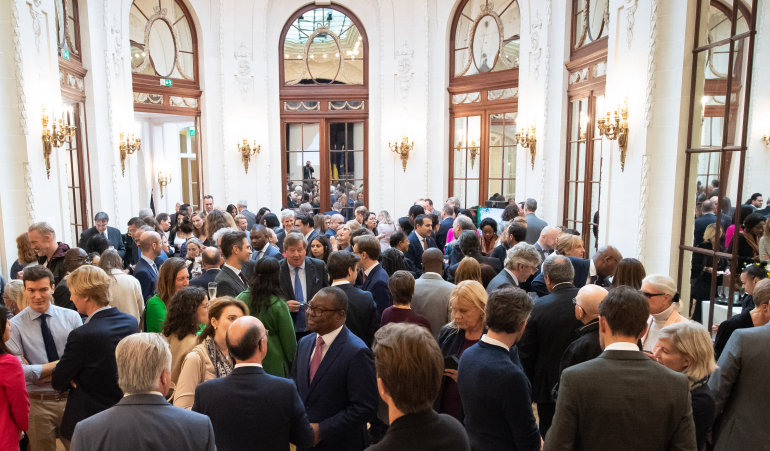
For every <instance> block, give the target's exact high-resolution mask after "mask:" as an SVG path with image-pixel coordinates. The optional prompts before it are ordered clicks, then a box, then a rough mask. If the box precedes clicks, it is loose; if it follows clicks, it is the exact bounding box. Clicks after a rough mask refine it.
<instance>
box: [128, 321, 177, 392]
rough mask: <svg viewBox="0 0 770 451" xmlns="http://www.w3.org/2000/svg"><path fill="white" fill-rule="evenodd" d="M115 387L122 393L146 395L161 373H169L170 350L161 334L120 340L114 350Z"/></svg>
mask: <svg viewBox="0 0 770 451" xmlns="http://www.w3.org/2000/svg"><path fill="white" fill-rule="evenodd" d="M115 360H116V362H117V364H118V386H120V389H121V390H123V393H125V394H127V395H132V394H135V393H148V392H151V391H153V390H155V388H156V387H157V385H158V380H159V379H160V375H161V374H162V373H163V370H169V371H170V370H171V350H170V349H169V347H168V342H167V341H166V339H165V338H163V336H162V335H161V334H153V333H138V334H132V335H129V336H127V337H126V338H124V339H122V340H120V343H118V347H117V348H116V349H115Z"/></svg>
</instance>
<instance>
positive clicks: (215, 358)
mask: <svg viewBox="0 0 770 451" xmlns="http://www.w3.org/2000/svg"><path fill="white" fill-rule="evenodd" d="M206 352H207V353H208V355H209V359H211V363H213V364H214V368H215V369H216V371H217V377H218V378H219V377H225V376H227V375H228V374H230V372H231V371H232V370H233V364H232V363H230V360H228V359H227V357H226V356H225V355H224V354H222V351H220V350H219V348H217V344H216V343H215V342H214V339H213V338H211V337H206Z"/></svg>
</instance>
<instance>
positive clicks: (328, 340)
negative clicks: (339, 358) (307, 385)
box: [310, 324, 344, 361]
mask: <svg viewBox="0 0 770 451" xmlns="http://www.w3.org/2000/svg"><path fill="white" fill-rule="evenodd" d="M343 326H344V324H343ZM343 326H340V327H339V328H337V329H334V330H333V331H331V332H329V333H328V334H326V335H321V338H322V339H323V341H324V344H323V347H322V348H321V360H323V358H324V357H326V351H328V350H329V347H331V345H332V343H334V339H335V338H337V335H339V334H340V331H341V330H342V327H343ZM316 342H317V339H316V341H314V342H313V343H314V344H313V352H312V353H310V360H311V361H312V360H313V356H314V355H315V350H316V348H315V343H316Z"/></svg>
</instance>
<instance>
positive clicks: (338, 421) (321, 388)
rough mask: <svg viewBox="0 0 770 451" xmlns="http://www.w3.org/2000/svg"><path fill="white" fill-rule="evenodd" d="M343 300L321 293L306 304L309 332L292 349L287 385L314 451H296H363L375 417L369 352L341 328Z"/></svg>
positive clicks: (335, 292) (331, 291) (338, 293)
mask: <svg viewBox="0 0 770 451" xmlns="http://www.w3.org/2000/svg"><path fill="white" fill-rule="evenodd" d="M347 304H348V301H347V296H346V295H345V293H344V292H343V291H342V290H340V289H339V288H337V287H327V288H323V289H321V291H319V292H318V294H316V295H315V296H314V297H313V300H312V302H311V303H310V304H309V306H308V307H309V308H308V312H307V313H308V316H307V326H308V328H309V329H310V330H311V331H312V332H313V333H311V334H310V335H307V336H305V337H304V338H302V339H301V340H300V342H299V344H298V346H297V353H296V355H295V356H294V366H293V367H292V372H291V373H292V379H293V380H294V383H295V384H296V385H297V390H298V391H299V396H300V398H301V399H302V401H303V403H304V404H305V410H306V411H307V415H308V419H309V420H310V425H311V426H312V427H313V431H314V433H315V434H314V440H313V443H314V446H313V447H312V448H310V447H297V451H304V450H309V449H312V450H314V451H362V450H363V449H364V448H366V447H367V446H368V444H369V441H368V439H367V434H366V423H367V422H368V421H369V420H371V419H372V418H374V417H375V415H376V414H377V406H378V400H379V395H378V392H377V375H376V372H375V369H374V356H373V355H372V351H370V350H369V348H368V347H366V344H365V343H364V342H363V341H362V340H361V339H360V338H358V337H356V336H355V335H353V334H352V333H350V331H349V330H348V328H347V327H345V318H346V316H347V315H346V311H347V307H348V306H347Z"/></svg>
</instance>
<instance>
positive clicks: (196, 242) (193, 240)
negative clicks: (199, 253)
mask: <svg viewBox="0 0 770 451" xmlns="http://www.w3.org/2000/svg"><path fill="white" fill-rule="evenodd" d="M222 230H225V229H222ZM185 244H186V245H187V246H188V247H189V246H190V245H191V244H194V245H196V246H198V247H199V248H201V250H203V243H201V240H199V239H198V238H196V237H194V236H192V237H190V238H187V241H186V242H185Z"/></svg>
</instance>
